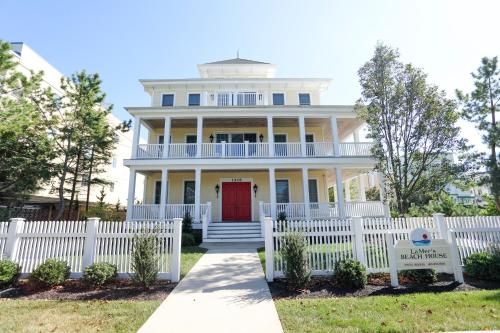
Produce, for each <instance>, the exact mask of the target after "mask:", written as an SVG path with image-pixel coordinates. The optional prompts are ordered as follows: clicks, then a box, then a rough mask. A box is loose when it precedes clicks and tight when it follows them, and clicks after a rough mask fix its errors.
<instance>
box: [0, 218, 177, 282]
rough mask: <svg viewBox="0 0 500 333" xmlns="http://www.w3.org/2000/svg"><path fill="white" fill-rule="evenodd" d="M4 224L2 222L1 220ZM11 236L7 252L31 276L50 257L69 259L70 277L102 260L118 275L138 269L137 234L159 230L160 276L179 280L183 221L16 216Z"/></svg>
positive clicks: (7, 240) (4, 235) (10, 226)
mask: <svg viewBox="0 0 500 333" xmlns="http://www.w3.org/2000/svg"><path fill="white" fill-rule="evenodd" d="M0 223H1V222H0ZM0 232H1V233H0V237H4V238H6V246H5V251H2V253H3V252H5V257H7V258H9V259H10V260H12V261H14V262H16V263H18V264H19V265H20V266H21V273H22V274H23V275H26V274H28V273H30V272H32V271H33V270H34V269H35V268H36V267H38V266H39V265H40V264H42V263H43V262H44V261H45V260H47V259H49V258H53V259H59V260H63V261H65V262H66V263H67V264H68V266H69V267H70V271H71V277H73V278H78V277H80V276H81V275H82V272H83V270H84V269H85V267H87V266H89V265H91V264H93V263H99V262H108V263H112V264H115V265H116V266H117V268H118V276H119V277H128V276H129V274H131V273H133V269H132V265H131V264H132V249H133V247H134V242H135V237H136V236H137V235H138V234H142V233H149V232H154V235H155V237H156V238H157V240H158V241H157V251H158V253H157V254H158V258H159V260H158V270H159V274H158V277H159V278H160V279H169V280H172V281H173V282H177V281H179V277H180V248H181V232H182V220H181V219H175V220H170V221H165V220H162V221H159V220H158V221H133V222H122V221H116V222H114V221H113V222H107V221H106V222H104V221H99V219H98V218H89V219H88V220H87V221H29V222H27V221H25V220H24V219H21V218H15V219H11V221H10V224H9V227H8V231H7V232H6V231H5V230H0Z"/></svg>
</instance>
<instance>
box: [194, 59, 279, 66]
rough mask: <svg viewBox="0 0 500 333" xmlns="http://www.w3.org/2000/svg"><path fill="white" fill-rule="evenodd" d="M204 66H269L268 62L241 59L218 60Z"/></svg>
mask: <svg viewBox="0 0 500 333" xmlns="http://www.w3.org/2000/svg"><path fill="white" fill-rule="evenodd" d="M204 65H270V63H268V62H262V61H255V60H250V59H243V58H239V57H238V58H233V59H227V60H219V61H214V62H207V63H205V64H204Z"/></svg>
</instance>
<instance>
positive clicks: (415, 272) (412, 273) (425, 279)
mask: <svg viewBox="0 0 500 333" xmlns="http://www.w3.org/2000/svg"><path fill="white" fill-rule="evenodd" d="M399 274H401V276H402V277H404V278H407V279H409V280H412V281H415V282H416V283H434V282H436V281H437V272H436V270H435V269H407V270H402V271H401V272H400V273H399Z"/></svg>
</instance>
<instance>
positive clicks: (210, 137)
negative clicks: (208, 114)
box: [208, 134, 214, 143]
mask: <svg viewBox="0 0 500 333" xmlns="http://www.w3.org/2000/svg"><path fill="white" fill-rule="evenodd" d="M208 138H209V139H210V143H212V142H214V135H213V134H210V136H209V137H208Z"/></svg>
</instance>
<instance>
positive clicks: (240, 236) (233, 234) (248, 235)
mask: <svg viewBox="0 0 500 333" xmlns="http://www.w3.org/2000/svg"><path fill="white" fill-rule="evenodd" d="M215 237H217V238H253V237H262V235H261V234H260V232H254V233H248V234H239V233H232V234H208V238H215Z"/></svg>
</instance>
